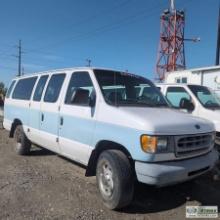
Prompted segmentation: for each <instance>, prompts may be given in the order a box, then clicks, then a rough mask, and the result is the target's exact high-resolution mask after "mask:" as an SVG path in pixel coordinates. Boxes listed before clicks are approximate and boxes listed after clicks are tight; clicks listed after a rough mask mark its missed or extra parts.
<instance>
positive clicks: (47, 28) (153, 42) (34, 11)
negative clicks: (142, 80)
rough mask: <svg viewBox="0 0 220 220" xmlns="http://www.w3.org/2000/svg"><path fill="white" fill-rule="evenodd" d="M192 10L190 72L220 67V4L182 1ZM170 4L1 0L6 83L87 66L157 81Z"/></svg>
mask: <svg viewBox="0 0 220 220" xmlns="http://www.w3.org/2000/svg"><path fill="white" fill-rule="evenodd" d="M175 4H176V8H177V9H181V10H182V9H183V10H185V11H186V26H185V38H193V37H200V38H201V41H200V42H198V43H192V42H186V44H185V53H186V65H187V68H194V67H204V66H211V65H214V63H215V51H216V35H217V33H216V32H217V21H218V7H219V0H176V2H175ZM168 7H169V0H117V1H116V0H80V1H79V0H37V1H36V0H19V1H18V0H7V1H6V0H0V30H1V31H0V81H3V82H4V83H5V84H6V85H8V83H9V82H10V80H11V79H12V78H13V77H14V76H15V75H16V74H17V66H18V61H17V58H16V57H15V56H16V55H17V54H18V49H17V47H16V45H17V44H18V41H19V39H21V40H22V51H23V53H22V67H23V68H24V73H25V74H27V73H33V72H39V71H44V70H50V69H59V68H66V67H77V66H85V65H86V64H87V62H86V59H91V61H92V62H91V65H92V66H96V67H106V68H114V69H119V70H128V71H129V72H133V73H137V74H139V75H143V76H145V77H147V78H149V79H153V78H154V77H155V65H156V60H157V51H158V43H159V33H160V14H161V13H162V12H163V10H164V9H166V8H168Z"/></svg>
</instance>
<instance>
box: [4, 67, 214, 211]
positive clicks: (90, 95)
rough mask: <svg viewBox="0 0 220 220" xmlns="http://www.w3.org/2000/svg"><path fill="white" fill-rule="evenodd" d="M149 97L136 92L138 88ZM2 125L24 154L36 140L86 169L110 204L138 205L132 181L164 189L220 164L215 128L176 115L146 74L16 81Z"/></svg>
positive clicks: (92, 72) (46, 75)
mask: <svg viewBox="0 0 220 220" xmlns="http://www.w3.org/2000/svg"><path fill="white" fill-rule="evenodd" d="M140 86H141V87H145V88H146V91H147V92H146V93H143V95H142V96H139V95H138V91H139V87H140ZM4 127H5V128H6V129H7V130H8V131H10V137H14V138H15V142H16V144H15V148H16V151H17V153H18V154H21V155H24V154H28V153H29V151H30V148H31V143H33V144H35V145H38V146H41V147H44V148H47V149H49V150H51V151H54V152H56V153H57V154H60V155H63V156H65V157H67V158H70V159H72V160H74V161H77V162H79V163H81V164H84V165H86V166H87V168H86V176H94V175H96V177H97V184H98V188H99V191H100V194H101V197H102V200H103V202H104V204H105V205H106V206H107V207H108V208H110V209H118V208H121V207H123V206H126V205H128V204H129V203H130V202H131V201H132V197H133V189H134V181H135V179H137V180H138V181H139V182H142V183H146V184H151V185H156V186H165V185H170V184H175V183H178V182H183V181H187V180H190V179H192V178H195V177H197V176H199V175H201V174H203V173H206V172H207V171H209V170H211V169H212V168H213V167H214V166H215V164H216V161H217V160H218V156H217V152H216V150H215V148H214V147H213V146H214V137H215V133H214V126H213V124H212V123H210V122H208V121H206V120H204V119H198V118H194V117H192V116H190V115H188V114H185V113H181V112H179V111H175V110H172V109H170V108H169V107H168V104H167V101H166V100H165V98H164V97H163V95H162V94H161V93H160V92H159V90H158V89H157V88H156V87H155V86H154V84H153V83H152V82H151V81H149V80H148V79H145V78H143V77H141V76H137V75H134V74H129V73H123V72H119V71H114V70H106V69H98V68H72V69H62V70H56V71H48V72H42V73H37V74H34V75H29V76H22V77H20V78H15V79H14V80H13V81H12V83H11V86H10V88H9V90H8V93H7V96H6V99H5V109H4Z"/></svg>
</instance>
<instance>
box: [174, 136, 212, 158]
mask: <svg viewBox="0 0 220 220" xmlns="http://www.w3.org/2000/svg"><path fill="white" fill-rule="evenodd" d="M212 139H213V137H212V134H200V135H187V136H178V137H176V144H175V145H176V156H177V157H186V156H194V155H198V154H202V153H205V152H207V151H208V150H209V149H210V147H211V146H212V142H213V140H212Z"/></svg>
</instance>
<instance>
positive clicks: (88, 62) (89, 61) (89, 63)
mask: <svg viewBox="0 0 220 220" xmlns="http://www.w3.org/2000/svg"><path fill="white" fill-rule="evenodd" d="M86 62H87V65H86V66H87V67H90V66H91V62H92V60H90V59H86Z"/></svg>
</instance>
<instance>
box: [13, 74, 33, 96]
mask: <svg viewBox="0 0 220 220" xmlns="http://www.w3.org/2000/svg"><path fill="white" fill-rule="evenodd" d="M36 80H37V77H31V78H26V79H20V80H19V81H18V83H17V84H16V86H15V89H14V92H13V94H12V98H13V99H22V100H30V98H31V94H32V91H33V88H34V84H35V82H36Z"/></svg>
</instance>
